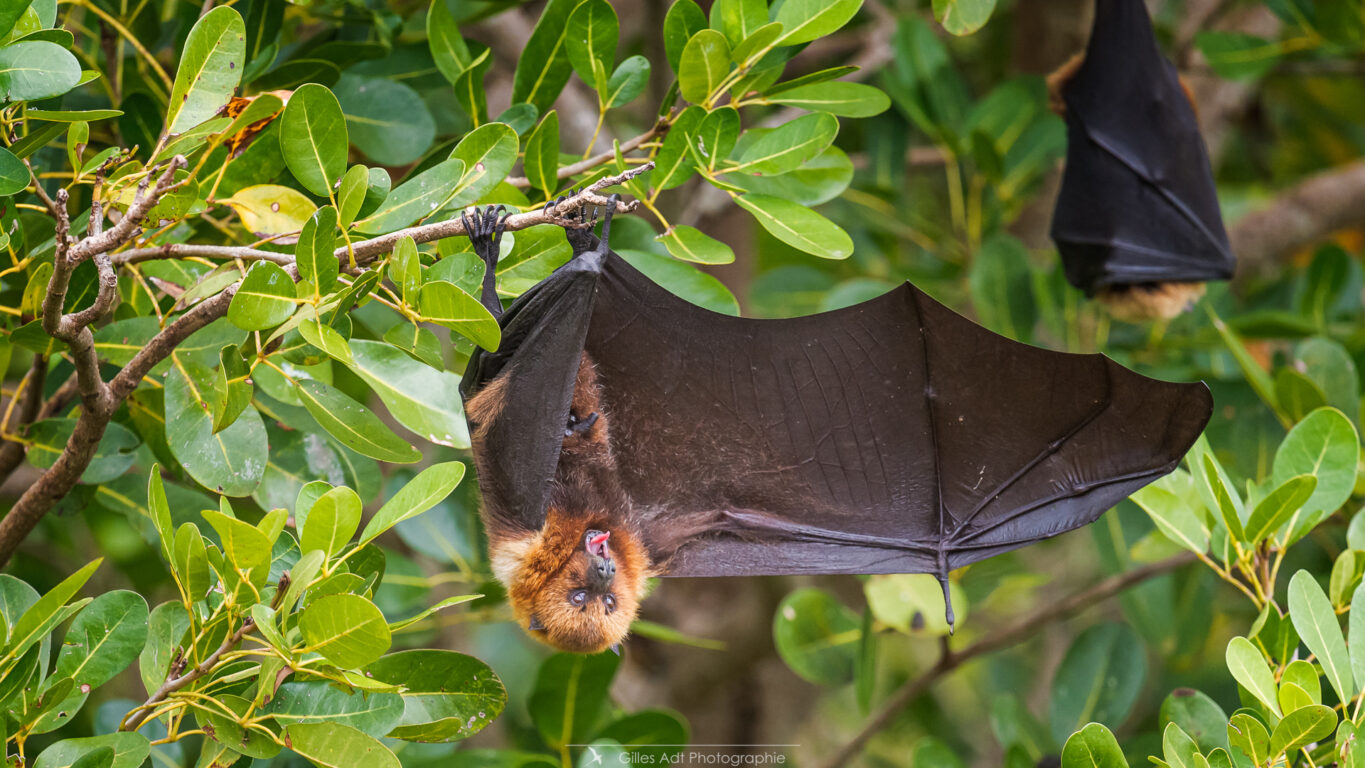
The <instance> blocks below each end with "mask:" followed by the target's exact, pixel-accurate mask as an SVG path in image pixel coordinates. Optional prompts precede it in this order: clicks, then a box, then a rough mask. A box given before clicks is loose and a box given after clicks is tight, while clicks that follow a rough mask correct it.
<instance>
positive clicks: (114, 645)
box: [52, 590, 148, 715]
mask: <svg viewBox="0 0 1365 768" xmlns="http://www.w3.org/2000/svg"><path fill="white" fill-rule="evenodd" d="M147 621H148V611H147V601H146V600H144V599H143V598H142V596H141V595H139V594H137V593H136V592H129V591H127V590H117V591H114V592H106V593H105V594H103V595H100V596H99V597H97V598H95V599H94V600H92V601H91V602H90V604H89V605H87V606H86V607H85V608H84V609H83V610H82V611H81V612H80V613H79V614H78V615H77V616H76V619H75V621H73V622H71V628H70V629H68V630H67V631H66V637H65V639H63V640H62V651H61V654H60V655H59V656H58V657H57V666H56V668H54V669H53V671H52V675H53V677H55V678H71V679H72V680H74V681H75V685H76V687H77V688H78V689H80V690H81V691H83V692H88V691H89V690H90V689H92V688H98V687H99V686H101V685H104V684H105V683H107V682H109V681H110V680H112V679H114V676H115V675H117V674H118V673H120V672H122V671H123V670H125V669H127V668H128V665H129V664H132V663H133V660H134V659H136V658H137V657H138V654H139V653H141V652H142V647H143V645H144V644H146V642H147ZM68 714H73V715H74V714H75V713H74V712H70V713H68Z"/></svg>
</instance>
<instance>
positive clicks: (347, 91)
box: [332, 74, 436, 215]
mask: <svg viewBox="0 0 1365 768" xmlns="http://www.w3.org/2000/svg"><path fill="white" fill-rule="evenodd" d="M332 92H333V93H334V94H336V97H337V101H338V102H340V103H341V109H342V111H343V112H344V113H345V114H346V130H347V133H348V134H349V135H350V139H351V143H352V144H353V145H355V148H356V149H358V150H360V151H361V152H364V153H365V156H366V157H367V158H369V159H370V160H372V161H373V162H374V163H375V164H376V165H387V166H403V165H408V164H410V163H413V162H415V161H416V160H418V159H420V158H421V157H422V155H423V154H425V153H426V151H427V150H428V149H430V148H431V143H432V141H433V140H434V139H435V138H436V120H435V119H434V118H433V117H432V116H431V111H430V110H428V109H427V105H426V102H424V101H422V96H421V94H419V93H418V92H417V91H415V90H413V89H412V88H411V87H410V86H408V85H407V84H406V83H404V82H402V81H397V80H393V79H388V78H380V77H358V76H356V75H352V74H347V75H343V76H342V78H341V79H340V80H339V81H337V84H336V85H335V86H333V87H332ZM362 215H363V214H362Z"/></svg>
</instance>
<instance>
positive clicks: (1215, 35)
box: [1194, 30, 1281, 80]
mask: <svg viewBox="0 0 1365 768" xmlns="http://www.w3.org/2000/svg"><path fill="white" fill-rule="evenodd" d="M1194 44H1195V46H1196V47H1197V48H1198V49H1199V51H1200V52H1201V53H1203V54H1204V58H1205V59H1207V60H1208V62H1209V66H1211V67H1213V71H1214V72H1217V73H1218V76H1219V77H1225V78H1227V79H1229V80H1244V79H1245V80H1250V79H1253V78H1257V77H1261V76H1262V75H1265V74H1266V73H1268V72H1270V70H1272V69H1274V68H1275V65H1276V64H1278V63H1279V61H1280V55H1281V53H1280V50H1281V48H1280V43H1279V42H1278V41H1275V40H1267V39H1265V38H1263V37H1257V36H1255V35H1248V34H1245V33H1242V32H1225V31H1221V30H1218V31H1214V30H1210V31H1205V32H1200V33H1199V34H1197V35H1195V38H1194Z"/></svg>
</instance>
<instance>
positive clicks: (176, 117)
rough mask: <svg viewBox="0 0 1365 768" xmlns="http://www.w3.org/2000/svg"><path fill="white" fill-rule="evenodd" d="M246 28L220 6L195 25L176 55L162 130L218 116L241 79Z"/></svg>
mask: <svg viewBox="0 0 1365 768" xmlns="http://www.w3.org/2000/svg"><path fill="white" fill-rule="evenodd" d="M245 55H246V24H245V23H243V21H242V17H241V15H240V14H238V13H237V11H236V10H234V9H232V8H231V7H229V6H226V5H220V6H218V7H217V8H214V9H213V10H211V11H209V12H208V13H206V14H204V15H203V16H201V17H199V20H198V21H196V22H195V24H194V27H193V28H191V29H190V34H189V37H187V38H185V45H184V47H183V48H181V52H180V68H179V69H177V70H176V73H175V86H174V87H173V88H171V97H170V100H169V104H170V106H169V108H168V109H167V111H166V130H167V131H168V132H169V133H184V132H185V131H186V130H188V129H190V128H193V127H194V126H196V125H198V124H200V123H202V122H204V121H205V120H208V119H209V118H211V117H213V116H214V115H216V114H218V110H220V109H222V108H223V106H224V105H226V104H227V103H228V99H230V98H231V97H232V94H233V92H234V91H235V90H236V89H237V83H238V82H239V81H240V80H241V78H242V65H243V64H245V63H246V62H245V61H243V58H244V57H245Z"/></svg>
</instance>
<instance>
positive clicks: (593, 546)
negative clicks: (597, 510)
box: [583, 531, 611, 562]
mask: <svg viewBox="0 0 1365 768" xmlns="http://www.w3.org/2000/svg"><path fill="white" fill-rule="evenodd" d="M610 538H611V531H588V532H587V534H586V535H584V537H583V548H584V549H586V550H587V551H588V555H589V556H591V557H599V558H601V559H603V560H606V561H608V562H610V561H611V549H610V548H609V547H608V546H607V540H608V539H610Z"/></svg>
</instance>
